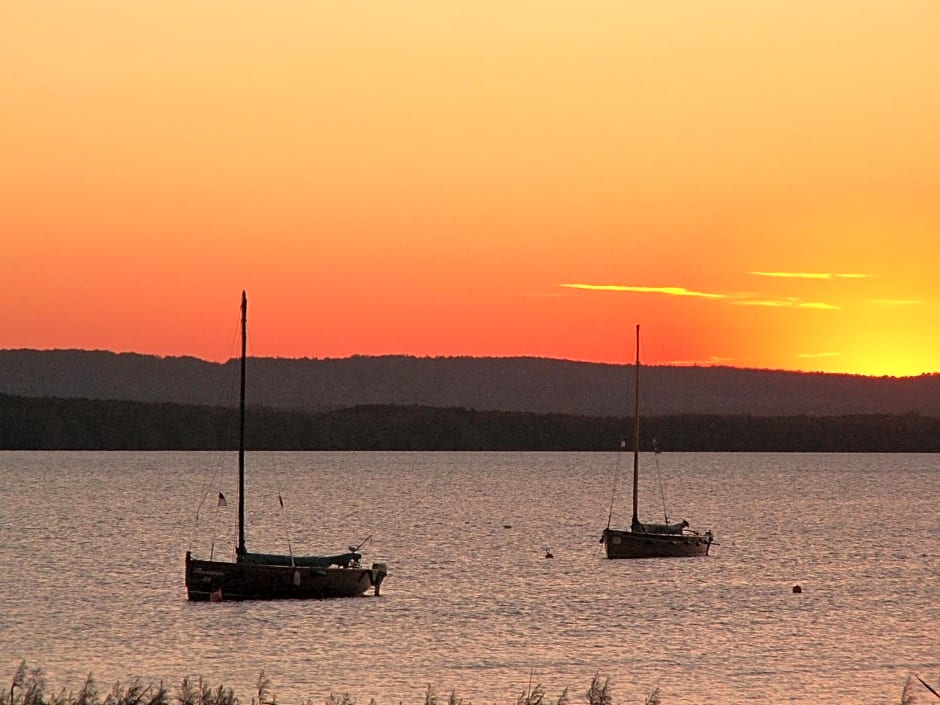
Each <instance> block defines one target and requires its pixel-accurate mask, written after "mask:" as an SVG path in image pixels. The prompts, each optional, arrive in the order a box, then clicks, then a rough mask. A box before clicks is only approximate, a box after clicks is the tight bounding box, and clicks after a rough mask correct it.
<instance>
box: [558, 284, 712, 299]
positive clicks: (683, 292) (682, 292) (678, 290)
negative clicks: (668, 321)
mask: <svg viewBox="0 0 940 705" xmlns="http://www.w3.org/2000/svg"><path fill="white" fill-rule="evenodd" d="M559 286H563V287H566V288H568V289H585V290H587V291H629V292H633V293H635V294H666V295H668V296H694V297H698V298H701V299H726V298H729V295H728V294H713V293H709V292H705V291H693V290H691V289H686V288H684V287H681V286H624V285H621V284H560V285H559Z"/></svg>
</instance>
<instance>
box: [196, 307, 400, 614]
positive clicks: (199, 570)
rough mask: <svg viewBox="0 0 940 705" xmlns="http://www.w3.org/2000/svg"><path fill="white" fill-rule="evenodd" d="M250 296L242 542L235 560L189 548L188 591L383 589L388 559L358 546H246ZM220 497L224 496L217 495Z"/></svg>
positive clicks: (209, 597) (212, 596) (207, 594)
mask: <svg viewBox="0 0 940 705" xmlns="http://www.w3.org/2000/svg"><path fill="white" fill-rule="evenodd" d="M247 319H248V297H247V296H246V295H245V292H242V304H241V368H240V371H241V385H240V394H239V431H238V545H237V546H236V548H235V557H234V561H217V560H212V559H211V558H210V560H199V559H196V558H193V556H192V548H190V550H188V551H186V595H187V598H188V599H189V600H191V601H210V602H220V601H223V600H225V601H228V600H277V599H319V598H328V597H356V596H359V595H362V594H364V593H365V592H366V591H367V590H368V589H370V588H371V589H372V590H373V593H374V594H375V595H378V594H379V588H380V587H381V585H382V581H383V580H384V579H385V576H386V575H387V574H388V570H387V567H386V565H385V564H384V563H373V564H372V567H371V568H363V567H362V565H361V563H360V561H361V559H362V555H361V554H360V553H359V548H361V544H360V546H351V547H350V548H349V551H348V552H345V553H339V554H336V555H332V556H295V555H293V553H292V552H291V553H288V554H271V553H250V552H249V551H248V549H247V548H246V546H245V357H246V349H247ZM219 502H220V503H222V502H224V497H223V496H222V495H221V493H220V495H219Z"/></svg>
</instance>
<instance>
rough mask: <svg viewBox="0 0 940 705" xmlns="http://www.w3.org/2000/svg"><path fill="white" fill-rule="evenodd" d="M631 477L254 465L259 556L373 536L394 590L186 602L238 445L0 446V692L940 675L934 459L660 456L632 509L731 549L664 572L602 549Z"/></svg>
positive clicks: (713, 685)
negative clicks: (318, 598) (40, 684)
mask: <svg viewBox="0 0 940 705" xmlns="http://www.w3.org/2000/svg"><path fill="white" fill-rule="evenodd" d="M618 462H619V468H620V470H621V471H624V473H625V472H626V470H627V469H628V468H629V466H630V462H631V461H630V458H629V457H626V456H625V457H624V458H623V459H622V461H618V459H617V457H616V456H615V455H613V454H576V453H573V454H565V453H545V454H533V453H518V454H516V453H493V454H487V453H466V454H463V453H397V454H386V453H254V454H249V456H248V467H249V473H250V478H249V494H250V499H249V502H250V506H249V522H250V523H251V527H250V529H249V534H248V541H249V546H250V547H251V548H253V549H255V550H267V549H274V550H282V549H283V540H284V537H285V536H289V537H290V539H291V542H292V546H293V548H294V550H295V551H296V552H298V553H302V552H311V553H312V552H321V551H323V552H332V551H336V550H337V549H343V548H344V547H346V546H347V545H348V544H350V543H356V542H358V541H359V540H361V539H362V538H364V537H365V536H367V535H368V534H370V533H371V534H372V535H373V540H372V541H371V542H370V543H369V544H368V545H367V546H366V548H365V554H366V559H367V561H369V562H371V561H372V560H384V561H386V562H387V563H388V564H389V571H390V575H389V578H388V579H387V581H386V582H385V585H384V586H383V594H382V596H381V597H380V598H375V597H371V596H368V597H364V598H359V599H346V600H333V601H324V602H308V601H305V602H271V603H224V602H223V603H221V604H210V603H202V604H191V603H188V602H187V601H186V599H185V590H184V586H183V555H184V553H185V551H186V549H187V548H188V547H189V545H190V541H191V539H192V536H193V528H194V521H195V514H196V508H197V506H198V500H199V497H200V495H201V494H202V493H203V492H206V491H208V493H209V495H210V496H211V497H213V498H214V497H216V495H217V492H218V490H219V489H220V487H221V489H222V491H224V492H225V494H226V496H227V497H229V499H230V500H231V501H229V503H228V507H227V508H225V509H222V510H221V512H220V516H219V517H217V519H218V520H219V523H216V524H214V525H213V524H211V522H210V523H209V525H208V526H207V527H205V528H206V529H210V530H209V531H202V530H201V531H200V532H199V533H198V535H197V538H196V541H195V543H194V544H193V550H194V552H195V553H196V554H197V555H201V556H205V555H206V554H207V552H208V547H209V544H210V538H211V536H212V535H215V536H216V545H217V546H220V545H223V544H225V545H229V544H230V537H231V536H232V528H231V522H232V517H233V515H234V511H235V501H234V499H235V489H234V477H232V475H233V474H234V470H233V468H234V463H235V456H234V453H231V454H217V453H216V454H213V453H0V565H2V566H3V570H2V573H0V680H2V679H5V678H9V677H12V674H13V671H14V669H15V668H16V666H17V664H18V663H19V662H20V660H21V659H26V660H27V662H28V663H29V665H31V666H42V667H43V669H44V671H45V672H46V675H47V677H48V679H49V681H50V684H51V686H52V689H53V690H58V689H60V688H66V689H70V690H74V689H77V687H78V686H79V685H80V684H81V682H82V681H83V679H84V677H85V676H86V675H87V673H88V672H89V671H91V672H92V673H93V674H94V677H95V679H96V681H97V682H98V683H99V686H100V687H102V689H106V688H109V687H110V686H111V685H113V684H114V683H115V682H116V681H121V682H124V683H126V682H128V681H130V680H131V679H133V678H135V677H140V678H142V679H143V680H145V681H147V682H150V681H154V682H155V681H159V680H163V681H164V682H166V683H169V684H171V685H172V686H173V687H174V688H175V687H176V686H177V685H178V684H179V682H180V680H181V679H182V678H183V676H186V675H192V676H202V677H204V678H205V679H206V680H207V681H208V682H209V684H210V685H213V686H217V685H218V684H220V683H224V684H225V685H227V686H231V687H234V688H235V690H236V693H237V694H238V695H239V696H240V697H241V699H242V702H245V703H247V702H249V701H250V699H251V696H252V695H253V692H254V683H255V681H256V679H257V677H258V674H259V673H260V672H261V671H262V669H263V670H264V672H265V674H266V675H267V676H269V677H270V678H271V680H272V683H273V692H274V693H275V694H276V696H277V699H278V701H279V702H280V703H282V704H283V705H291V704H295V705H300V703H301V702H303V701H305V700H308V699H309V700H312V701H314V702H322V701H323V699H324V698H326V697H327V696H328V695H329V694H330V693H331V692H333V693H337V694H341V693H347V692H348V693H349V694H350V695H352V696H353V697H355V698H358V699H359V700H360V702H364V703H365V702H368V699H369V698H372V697H374V698H376V699H377V701H378V702H379V704H380V705H397V704H398V703H400V702H402V703H404V704H405V705H408V704H409V703H420V702H422V701H423V697H424V693H425V690H426V688H427V686H428V685H429V684H430V685H431V686H432V687H433V689H434V690H435V692H437V693H438V694H439V695H442V696H446V695H447V694H449V693H450V691H451V690H452V689H455V690H456V691H457V695H458V696H460V697H463V698H465V699H467V700H471V701H473V702H474V703H477V704H478V705H486V704H489V703H507V704H508V703H511V702H514V700H515V698H516V696H517V695H518V694H519V693H520V692H521V691H522V690H523V689H524V688H525V687H526V685H527V684H528V683H529V682H530V680H531V681H532V682H534V683H541V684H542V685H543V686H545V688H546V689H547V691H548V695H549V696H550V697H551V698H552V699H553V700H554V699H555V698H557V696H558V695H559V694H560V693H561V690H562V688H563V687H565V686H570V687H571V689H572V694H573V696H574V702H577V701H578V700H581V699H582V697H583V692H584V691H585V690H586V688H587V686H588V685H589V683H590V681H591V678H592V676H593V675H594V674H595V673H599V674H600V675H601V676H603V677H609V678H610V679H611V683H612V686H613V691H614V700H615V702H616V703H618V704H620V703H639V702H642V701H643V698H644V697H645V696H646V695H647V694H648V693H649V692H650V691H651V690H652V689H653V688H654V687H656V686H659V688H660V693H661V696H662V698H663V700H664V702H665V703H666V705H672V704H675V703H710V704H716V703H717V704H719V705H720V704H732V703H734V704H737V703H747V702H764V703H814V704H818V703H852V704H853V705H865V704H868V703H872V704H874V703H896V702H899V700H900V693H901V689H902V687H903V684H904V682H905V680H906V678H907V676H908V674H909V673H911V672H916V673H919V674H920V675H921V676H922V677H924V678H925V679H927V680H928V682H932V683H937V682H938V681H940V632H938V624H940V513H938V507H940V456H936V455H810V454H788V455H778V454H733V455H732V454H669V453H667V454H663V455H661V456H658V457H654V456H652V455H650V456H644V458H643V461H642V464H643V467H644V471H645V472H644V477H643V484H644V487H643V489H642V491H641V492H642V497H643V501H642V502H641V514H642V515H643V516H645V517H646V518H648V519H651V520H654V519H656V518H657V517H661V515H662V502H661V500H660V493H659V483H660V481H661V482H662V484H663V486H664V489H665V496H666V498H667V503H668V506H669V507H670V509H671V510H672V511H671V515H670V518H671V519H674V520H676V519H680V518H683V517H685V518H688V519H689V520H691V522H692V524H693V526H695V527H698V528H707V527H710V528H711V529H712V530H713V531H714V532H715V534H716V536H717V537H718V540H719V541H720V542H721V545H720V546H718V547H716V548H714V549H713V555H712V556H709V557H708V558H704V559H689V560H648V561H608V560H605V559H604V558H603V554H602V547H601V545H600V544H599V543H598V538H599V535H600V531H601V529H602V528H603V526H604V524H605V523H606V519H607V513H608V510H609V503H610V499H611V487H612V483H613V477H614V475H615V471H616V469H617V467H618ZM218 473H221V483H222V484H221V485H219V481H218V480H216V481H214V482H213V481H212V478H213V477H214V476H215V474H218ZM620 486H621V488H623V489H626V488H627V485H626V482H624V481H621V483H620ZM207 488H208V489H207ZM278 492H280V493H281V494H282V495H283V496H284V499H285V503H286V505H287V508H288V513H287V516H286V521H285V518H284V517H282V515H281V514H280V510H279V508H278V505H277V493H278ZM623 495H624V496H623V497H618V502H617V505H616V508H615V512H614V516H615V522H614V523H615V524H623V523H624V522H625V515H626V513H627V504H628V498H627V497H626V494H625V493H623ZM215 513H216V508H215V501H214V500H212V501H211V502H208V504H207V505H206V507H205V508H204V509H203V511H202V514H203V515H204V517H206V518H209V519H211V518H213V517H214V516H215ZM212 526H214V527H215V529H214V530H211V527H212ZM506 526H509V527H510V528H506ZM547 549H550V550H551V552H552V553H553V554H554V558H553V559H546V558H545V554H546V550H547ZM795 584H800V585H801V586H802V587H803V593H802V594H799V595H796V594H793V593H792V587H793V585H795ZM2 669H5V671H4V670H2ZM4 673H6V674H7V675H6V676H5V675H4ZM924 692H925V693H926V691H924ZM927 695H929V694H927Z"/></svg>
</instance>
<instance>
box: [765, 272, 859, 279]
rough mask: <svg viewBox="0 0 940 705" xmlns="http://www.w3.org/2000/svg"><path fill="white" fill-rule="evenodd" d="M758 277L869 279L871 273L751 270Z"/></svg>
mask: <svg viewBox="0 0 940 705" xmlns="http://www.w3.org/2000/svg"><path fill="white" fill-rule="evenodd" d="M750 274H753V275H755V276H758V277H773V278H775V279H867V278H869V277H871V275H870V274H859V273H851V272H750Z"/></svg>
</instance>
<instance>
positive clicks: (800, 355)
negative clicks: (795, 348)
mask: <svg viewBox="0 0 940 705" xmlns="http://www.w3.org/2000/svg"><path fill="white" fill-rule="evenodd" d="M840 354H841V353H837V352H822V353H797V354H796V357H798V358H801V359H803V360H814V359H816V358H818V357H839V355H840Z"/></svg>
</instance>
